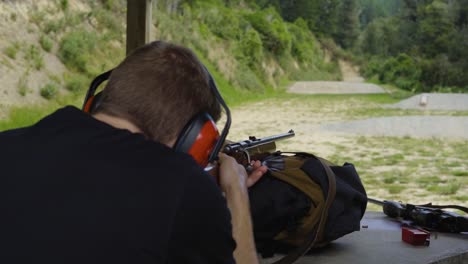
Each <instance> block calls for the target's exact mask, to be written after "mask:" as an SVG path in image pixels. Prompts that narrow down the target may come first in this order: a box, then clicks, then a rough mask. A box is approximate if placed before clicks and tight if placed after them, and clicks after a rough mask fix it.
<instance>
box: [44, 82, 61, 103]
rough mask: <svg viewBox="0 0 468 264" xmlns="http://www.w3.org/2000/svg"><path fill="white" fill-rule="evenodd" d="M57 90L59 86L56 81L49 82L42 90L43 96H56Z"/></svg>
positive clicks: (50, 97) (49, 97)
mask: <svg viewBox="0 0 468 264" xmlns="http://www.w3.org/2000/svg"><path fill="white" fill-rule="evenodd" d="M57 92H58V87H57V84H56V83H54V82H50V83H47V84H46V85H44V86H43V87H42V88H41V90H40V94H41V96H42V97H44V98H45V99H48V100H50V99H52V98H54V97H56V96H57Z"/></svg>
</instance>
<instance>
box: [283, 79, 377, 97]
mask: <svg viewBox="0 0 468 264" xmlns="http://www.w3.org/2000/svg"><path fill="white" fill-rule="evenodd" d="M288 90H289V92H290V93H298V94H374V93H385V91H384V90H383V89H382V88H381V87H379V86H378V85H375V84H371V83H359V82H326V81H316V82H296V83H295V84H293V85H292V86H291V87H289V89H288Z"/></svg>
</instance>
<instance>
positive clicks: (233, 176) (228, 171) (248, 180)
mask: <svg viewBox="0 0 468 264" xmlns="http://www.w3.org/2000/svg"><path fill="white" fill-rule="evenodd" d="M219 163H220V171H219V176H220V179H219V181H220V186H221V189H222V190H223V191H224V193H225V195H226V196H225V197H226V201H227V205H228V208H229V210H230V211H231V218H232V236H233V237H234V240H235V241H236V243H237V247H236V250H235V251H234V259H235V260H236V262H237V263H239V264H257V263H258V257H257V251H256V249H255V242H254V237H253V229H252V220H251V215H250V208H249V195H248V191H247V189H248V187H249V186H251V185H253V184H254V183H255V182H256V181H257V180H258V179H259V178H260V177H261V176H262V175H263V174H264V173H265V171H266V168H265V167H261V166H260V165H259V164H254V168H255V170H254V172H253V173H251V175H250V177H249V176H247V173H246V171H245V169H244V167H243V166H241V165H239V164H238V163H237V162H236V160H235V159H234V158H232V157H229V156H227V155H225V154H222V153H221V154H220V155H219Z"/></svg>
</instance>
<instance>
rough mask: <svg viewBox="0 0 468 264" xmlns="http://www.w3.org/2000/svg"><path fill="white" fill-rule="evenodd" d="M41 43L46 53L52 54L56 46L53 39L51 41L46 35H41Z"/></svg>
mask: <svg viewBox="0 0 468 264" xmlns="http://www.w3.org/2000/svg"><path fill="white" fill-rule="evenodd" d="M39 43H40V44H41V47H42V49H44V50H45V51H46V52H50V51H51V50H52V47H53V45H54V43H53V41H52V39H50V38H49V37H48V36H46V35H41V38H40V39H39Z"/></svg>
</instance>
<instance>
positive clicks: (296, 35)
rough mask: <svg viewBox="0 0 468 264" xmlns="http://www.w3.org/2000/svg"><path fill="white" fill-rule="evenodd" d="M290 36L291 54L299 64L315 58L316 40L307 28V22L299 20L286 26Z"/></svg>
mask: <svg viewBox="0 0 468 264" xmlns="http://www.w3.org/2000/svg"><path fill="white" fill-rule="evenodd" d="M288 28H289V31H290V32H291V34H292V42H291V54H292V55H293V56H294V57H295V58H297V59H298V60H299V61H300V62H306V61H311V60H313V59H314V58H315V57H316V55H315V54H316V51H315V49H316V46H315V45H316V40H315V38H314V36H313V35H312V33H311V31H310V30H309V29H308V27H307V22H305V20H303V19H302V18H299V19H298V20H296V22H294V24H289V25H288Z"/></svg>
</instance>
